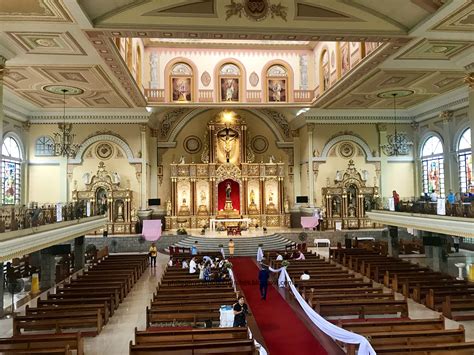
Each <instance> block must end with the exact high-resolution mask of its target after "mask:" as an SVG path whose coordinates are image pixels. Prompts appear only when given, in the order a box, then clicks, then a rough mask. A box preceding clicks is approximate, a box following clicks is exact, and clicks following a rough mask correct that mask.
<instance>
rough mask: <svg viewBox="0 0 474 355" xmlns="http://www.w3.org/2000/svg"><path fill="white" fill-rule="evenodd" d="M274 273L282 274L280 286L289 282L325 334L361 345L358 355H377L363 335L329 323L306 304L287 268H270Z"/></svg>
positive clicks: (315, 323) (308, 313)
mask: <svg viewBox="0 0 474 355" xmlns="http://www.w3.org/2000/svg"><path fill="white" fill-rule="evenodd" d="M269 270H270V271H272V272H280V275H279V276H278V286H279V287H285V281H286V282H288V286H289V287H290V290H291V292H293V295H294V296H295V298H296V300H297V301H298V303H299V304H300V306H301V308H303V310H304V312H305V313H306V315H307V316H308V317H309V319H310V320H311V321H312V322H313V324H314V325H315V326H316V327H318V328H319V329H320V330H321V331H323V332H324V333H325V334H327V335H328V336H330V337H331V338H333V339H336V340H339V341H342V342H344V343H347V344H359V351H358V355H376V354H377V353H376V352H375V350H374V348H373V347H372V345H370V343H369V341H368V340H367V339H366V338H365V337H363V336H362V335H359V334H356V333H353V332H350V331H348V330H345V329H342V328H340V327H338V326H337V325H334V324H332V323H331V322H328V321H327V320H326V319H324V318H323V317H321V316H320V315H319V314H318V313H317V312H316V311H315V310H314V309H313V308H311V306H310V305H309V304H308V303H306V301H305V300H304V299H303V297H302V296H301V295H300V293H299V292H298V290H297V289H296V287H295V285H293V282H292V281H291V279H290V275H288V272H287V271H286V267H282V268H279V269H273V268H269Z"/></svg>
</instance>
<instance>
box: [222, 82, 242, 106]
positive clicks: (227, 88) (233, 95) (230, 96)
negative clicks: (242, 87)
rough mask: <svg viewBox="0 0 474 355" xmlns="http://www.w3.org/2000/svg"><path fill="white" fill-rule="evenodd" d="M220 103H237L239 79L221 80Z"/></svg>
mask: <svg viewBox="0 0 474 355" xmlns="http://www.w3.org/2000/svg"><path fill="white" fill-rule="evenodd" d="M221 101H239V78H221Z"/></svg>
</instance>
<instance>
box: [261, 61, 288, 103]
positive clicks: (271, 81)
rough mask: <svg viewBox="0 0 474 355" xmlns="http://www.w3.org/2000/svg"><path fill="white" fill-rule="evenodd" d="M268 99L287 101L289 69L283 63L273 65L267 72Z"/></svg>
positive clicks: (270, 100)
mask: <svg viewBox="0 0 474 355" xmlns="http://www.w3.org/2000/svg"><path fill="white" fill-rule="evenodd" d="M266 76H267V101H268V102H286V101H287V93H288V70H287V69H286V68H285V67H284V66H283V65H279V64H276V65H272V66H271V67H270V68H268V70H267V72H266Z"/></svg>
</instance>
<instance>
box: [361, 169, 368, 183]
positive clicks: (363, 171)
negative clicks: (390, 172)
mask: <svg viewBox="0 0 474 355" xmlns="http://www.w3.org/2000/svg"><path fill="white" fill-rule="evenodd" d="M368 179H369V172H368V171H367V170H362V180H364V181H367V180H368Z"/></svg>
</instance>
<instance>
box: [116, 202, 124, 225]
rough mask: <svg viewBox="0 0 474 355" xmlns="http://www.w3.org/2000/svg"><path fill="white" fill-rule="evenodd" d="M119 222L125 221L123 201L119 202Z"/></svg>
mask: <svg viewBox="0 0 474 355" xmlns="http://www.w3.org/2000/svg"><path fill="white" fill-rule="evenodd" d="M117 222H123V202H121V201H120V202H118V203H117Z"/></svg>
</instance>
